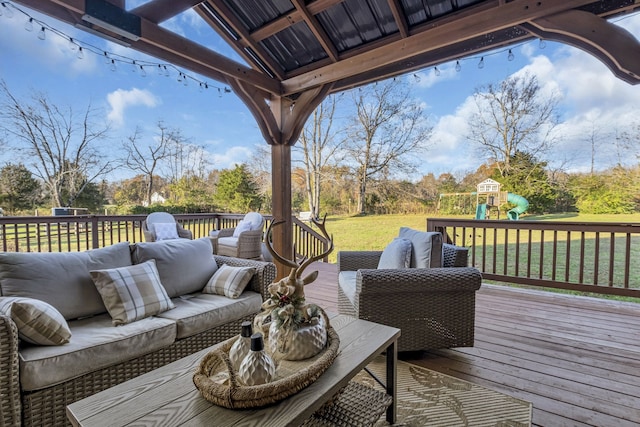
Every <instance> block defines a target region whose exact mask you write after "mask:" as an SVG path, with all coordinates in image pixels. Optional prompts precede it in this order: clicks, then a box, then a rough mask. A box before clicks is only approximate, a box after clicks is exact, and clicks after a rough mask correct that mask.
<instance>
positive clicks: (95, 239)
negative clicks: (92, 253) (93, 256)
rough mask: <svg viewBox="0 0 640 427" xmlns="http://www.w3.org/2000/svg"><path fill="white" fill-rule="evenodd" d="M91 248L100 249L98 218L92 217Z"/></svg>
mask: <svg viewBox="0 0 640 427" xmlns="http://www.w3.org/2000/svg"><path fill="white" fill-rule="evenodd" d="M91 247H92V248H93V249H97V248H99V247H100V239H99V236H98V217H97V216H95V215H92V216H91Z"/></svg>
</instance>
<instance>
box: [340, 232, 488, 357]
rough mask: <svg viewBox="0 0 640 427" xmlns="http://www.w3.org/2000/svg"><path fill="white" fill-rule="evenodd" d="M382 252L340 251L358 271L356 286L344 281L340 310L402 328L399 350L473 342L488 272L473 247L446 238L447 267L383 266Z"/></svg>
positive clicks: (346, 266)
mask: <svg viewBox="0 0 640 427" xmlns="http://www.w3.org/2000/svg"><path fill="white" fill-rule="evenodd" d="M381 254H382V251H359V252H356V251H341V252H339V253H338V270H339V272H340V274H341V275H342V274H343V272H348V271H355V272H356V284H355V289H348V288H347V289H345V288H343V284H342V283H341V284H340V285H339V286H338V311H339V313H340V314H346V315H350V316H354V317H357V318H360V319H365V320H370V321H372V322H376V323H382V324H385V325H389V326H393V327H396V328H399V329H401V330H402V335H401V336H400V339H399V340H398V351H416V350H429V349H438V348H451V347H472V346H473V343H474V327H475V293H476V291H477V290H478V289H479V288H480V285H481V279H482V277H481V275H480V272H479V271H478V270H477V269H475V268H470V267H466V266H467V249H466V248H460V247H456V246H453V245H448V244H444V245H443V254H442V256H443V262H444V267H443V268H405V269H377V266H378V261H379V259H380V256H381ZM341 281H342V280H341ZM354 292H355V294H354ZM350 297H351V298H350Z"/></svg>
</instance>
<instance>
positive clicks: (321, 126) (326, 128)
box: [294, 95, 341, 218]
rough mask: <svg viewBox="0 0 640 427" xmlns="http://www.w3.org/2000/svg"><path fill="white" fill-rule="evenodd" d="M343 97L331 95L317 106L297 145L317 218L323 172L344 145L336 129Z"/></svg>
mask: <svg viewBox="0 0 640 427" xmlns="http://www.w3.org/2000/svg"><path fill="white" fill-rule="evenodd" d="M340 98H341V97H340V96H335V95H331V96H329V97H327V98H326V99H325V100H324V101H323V102H322V104H320V105H319V106H318V108H316V109H315V111H314V112H313V115H312V117H311V120H309V121H307V124H306V125H305V127H304V129H303V131H302V133H301V134H300V139H299V140H298V144H296V145H295V146H294V149H296V150H298V151H299V152H300V153H301V155H302V160H301V162H302V164H303V165H304V172H305V176H304V178H305V189H306V192H307V201H308V203H309V211H310V212H311V214H312V215H313V217H314V218H319V217H320V191H321V184H322V181H323V175H324V173H325V171H326V169H327V166H328V165H329V164H330V162H331V161H333V160H334V158H335V156H336V153H337V152H338V150H339V148H340V146H341V141H339V140H337V139H336V131H335V130H334V129H333V124H334V116H335V111H336V105H337V104H338V102H339V101H340Z"/></svg>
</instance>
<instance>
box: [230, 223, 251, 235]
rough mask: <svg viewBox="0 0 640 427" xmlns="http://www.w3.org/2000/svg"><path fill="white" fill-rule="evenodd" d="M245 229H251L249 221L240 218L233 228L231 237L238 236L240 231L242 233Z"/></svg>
mask: <svg viewBox="0 0 640 427" xmlns="http://www.w3.org/2000/svg"><path fill="white" fill-rule="evenodd" d="M245 231H251V223H250V222H247V221H245V220H241V221H240V222H239V223H238V225H236V228H235V229H234V230H233V237H240V233H243V232H245Z"/></svg>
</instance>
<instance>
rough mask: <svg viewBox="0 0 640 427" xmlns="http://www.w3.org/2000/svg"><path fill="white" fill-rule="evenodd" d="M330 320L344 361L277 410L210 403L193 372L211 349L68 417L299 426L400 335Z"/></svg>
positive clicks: (78, 422) (80, 406)
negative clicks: (240, 407)
mask: <svg viewBox="0 0 640 427" xmlns="http://www.w3.org/2000/svg"><path fill="white" fill-rule="evenodd" d="M330 318H331V325H332V326H333V328H334V329H335V330H336V332H337V333H338V335H339V336H340V350H339V351H340V352H339V354H338V357H337V358H336V359H335V361H334V362H333V364H332V365H331V366H330V367H329V368H328V369H327V370H326V371H325V372H324V373H323V374H322V375H321V376H320V378H319V379H318V380H317V381H315V382H314V383H313V384H311V385H309V386H308V387H307V388H305V389H303V390H302V391H300V392H299V393H296V394H295V395H293V396H291V397H289V398H287V399H285V400H283V401H281V402H280V403H278V404H276V405H272V406H268V407H265V408H259V409H226V408H223V407H219V406H216V405H214V404H212V403H210V402H208V401H207V400H205V399H204V398H203V397H202V396H201V395H200V392H199V391H198V390H197V389H196V387H195V385H194V384H193V373H194V371H195V369H196V367H197V365H198V364H199V363H200V360H201V359H202V358H203V357H204V355H205V354H206V353H207V352H209V351H210V350H211V348H209V349H205V350H202V351H200V352H198V353H195V354H192V355H190V356H187V357H185V358H183V359H180V360H178V361H176V362H174V363H171V364H169V365H166V366H164V367H162V368H159V369H156V370H154V371H152V372H149V373H147V374H144V375H141V376H139V377H137V378H134V379H132V380H129V381H127V382H125V383H122V384H119V385H117V386H115V387H112V388H110V389H108V390H105V391H103V392H100V393H97V394H94V395H93V396H90V397H87V398H86V399H82V400H80V401H78V402H75V403H72V404H71V405H69V406H68V407H67V416H68V418H69V420H70V421H71V423H72V424H73V425H74V426H91V427H100V426H105V427H107V426H108V427H115V426H132V425H135V426H150V425H154V426H157V425H162V426H178V425H180V426H213V425H215V426H237V425H242V426H273V427H282V426H298V425H300V424H301V423H302V422H303V421H304V420H306V419H307V418H309V417H310V416H311V415H312V414H313V413H314V412H315V411H317V410H318V409H320V407H321V406H322V405H323V404H324V403H325V402H327V401H328V400H329V399H330V398H331V397H333V396H334V395H335V394H336V393H337V392H338V391H339V390H340V389H341V388H342V387H344V386H346V385H347V383H348V382H349V380H350V379H352V378H353V377H354V376H355V375H356V374H357V373H358V372H360V371H361V370H362V369H363V368H364V367H365V366H366V365H367V364H368V363H369V362H370V361H372V360H373V359H374V358H375V357H376V356H377V355H378V354H380V353H381V352H382V351H384V350H385V349H386V348H387V347H388V346H389V345H391V344H394V343H395V342H396V341H397V340H398V337H399V336H400V330H399V329H396V328H392V327H389V326H384V325H379V324H376V323H372V322H368V321H364V320H358V319H354V318H352V317H348V316H342V315H330ZM212 348H215V346H214V347H212ZM394 354H395V352H394Z"/></svg>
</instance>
